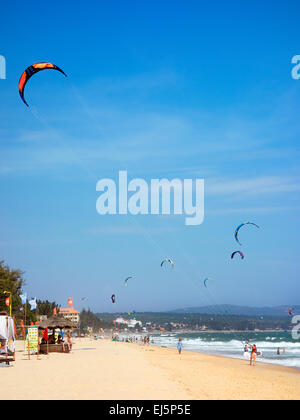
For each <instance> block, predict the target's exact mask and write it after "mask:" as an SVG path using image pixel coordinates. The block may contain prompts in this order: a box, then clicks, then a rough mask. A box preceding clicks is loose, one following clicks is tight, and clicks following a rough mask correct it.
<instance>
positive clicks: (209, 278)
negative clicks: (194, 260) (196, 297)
mask: <svg viewBox="0 0 300 420" xmlns="http://www.w3.org/2000/svg"><path fill="white" fill-rule="evenodd" d="M210 280H212V278H211V277H206V278H205V279H204V286H205V287H206V288H207V286H206V283H207V282H208V281H210Z"/></svg>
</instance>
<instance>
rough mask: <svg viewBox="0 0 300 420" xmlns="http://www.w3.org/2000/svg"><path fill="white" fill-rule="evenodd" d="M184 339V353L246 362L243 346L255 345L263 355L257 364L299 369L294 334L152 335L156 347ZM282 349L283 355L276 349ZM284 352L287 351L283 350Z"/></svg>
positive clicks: (299, 354)
mask: <svg viewBox="0 0 300 420" xmlns="http://www.w3.org/2000/svg"><path fill="white" fill-rule="evenodd" d="M179 337H182V339H183V351H184V350H189V351H195V352H199V353H207V354H214V355H220V356H226V357H233V358H237V359H244V360H245V359H246V357H245V356H244V344H245V342H247V341H248V342H250V343H251V344H256V346H257V349H258V352H261V353H262V354H261V355H260V356H258V357H257V361H261V362H264V363H273V364H277V365H281V366H288V367H292V368H298V369H300V339H299V340H293V338H292V334H291V332H279V331H276V332H201V333H180V334H175V333H170V334H168V333H165V334H154V335H151V339H153V340H154V345H157V346H165V347H170V348H177V342H178V338H179ZM278 348H280V355H278V354H277V349H278ZM284 349H285V351H284Z"/></svg>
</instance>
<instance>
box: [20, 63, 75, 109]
mask: <svg viewBox="0 0 300 420" xmlns="http://www.w3.org/2000/svg"><path fill="white" fill-rule="evenodd" d="M51 69H52V70H57V71H59V72H61V73H62V74H63V75H64V76H66V77H67V75H66V73H65V72H64V71H63V70H62V69H60V68H59V67H57V66H56V65H55V64H52V63H36V64H32V66H29V67H28V68H27V69H26V70H25V71H24V73H23V74H22V76H21V78H20V81H19V93H20V96H21V99H22V101H23V102H24V104H25V105H27V106H29V105H28V103H27V102H26V100H25V97H24V90H25V86H26V84H27V82H28V80H29V79H30V78H31V77H32V76H33V75H35V74H36V73H38V72H40V71H42V70H51Z"/></svg>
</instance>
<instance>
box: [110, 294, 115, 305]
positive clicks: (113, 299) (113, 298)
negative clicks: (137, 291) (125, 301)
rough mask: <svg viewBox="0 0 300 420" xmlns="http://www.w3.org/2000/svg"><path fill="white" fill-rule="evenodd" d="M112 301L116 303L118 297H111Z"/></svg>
mask: <svg viewBox="0 0 300 420" xmlns="http://www.w3.org/2000/svg"><path fill="white" fill-rule="evenodd" d="M111 301H112V303H116V296H115V295H112V296H111Z"/></svg>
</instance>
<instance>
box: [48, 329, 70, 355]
mask: <svg viewBox="0 0 300 420" xmlns="http://www.w3.org/2000/svg"><path fill="white" fill-rule="evenodd" d="M47 336H48V334H47ZM47 338H48V339H46V337H45V336H43V338H42V341H41V344H61V345H62V349H63V351H64V352H65V351H66V346H67V348H68V351H69V352H70V351H71V346H72V339H71V332H70V331H68V332H67V342H65V340H64V331H63V330H60V331H59V333H56V332H55V330H53V333H52V334H51V335H49V336H48V337H47Z"/></svg>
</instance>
